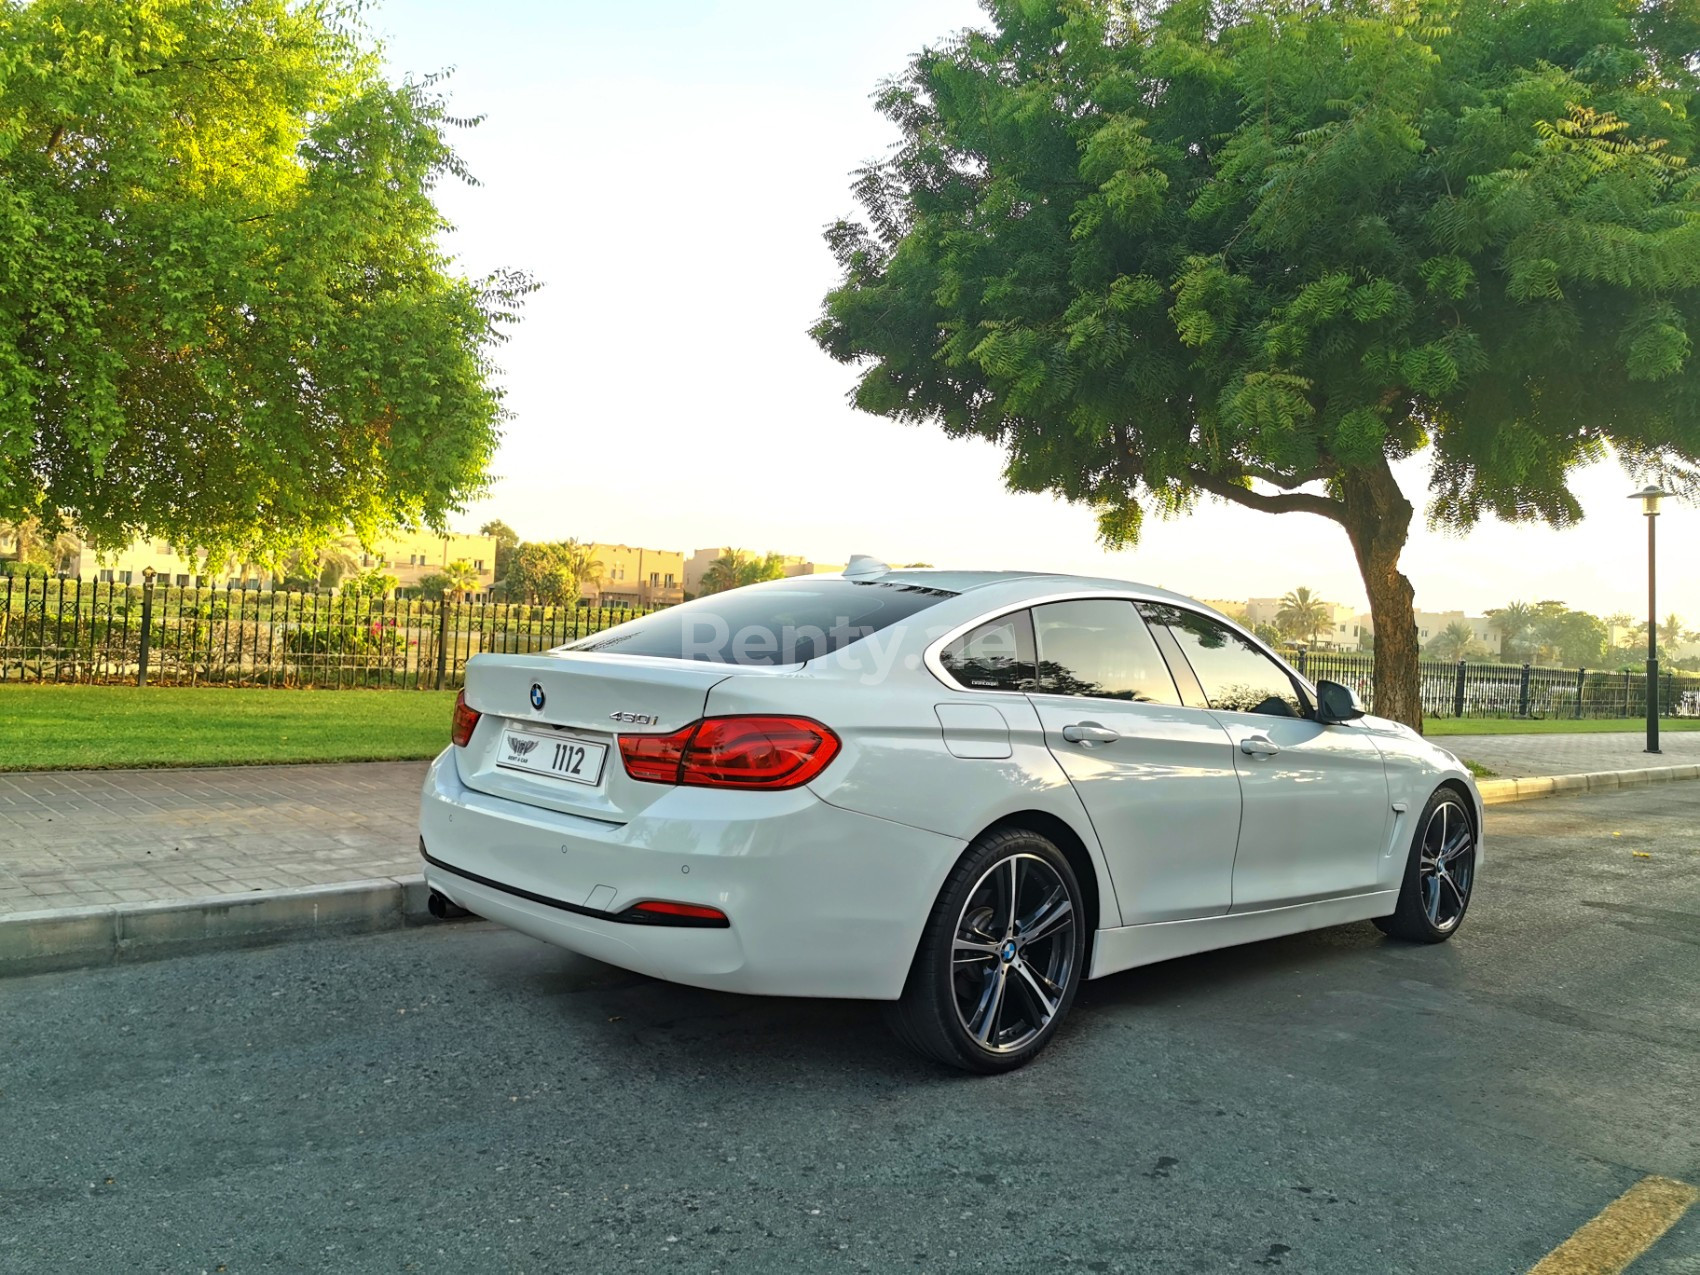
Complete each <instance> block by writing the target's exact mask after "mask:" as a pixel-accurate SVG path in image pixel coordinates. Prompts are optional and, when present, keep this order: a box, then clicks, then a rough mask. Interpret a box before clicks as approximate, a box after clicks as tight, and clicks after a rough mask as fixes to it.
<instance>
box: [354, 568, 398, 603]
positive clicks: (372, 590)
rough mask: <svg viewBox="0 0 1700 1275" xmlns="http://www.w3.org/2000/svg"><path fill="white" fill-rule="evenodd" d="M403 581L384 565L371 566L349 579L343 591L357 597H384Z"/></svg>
mask: <svg viewBox="0 0 1700 1275" xmlns="http://www.w3.org/2000/svg"><path fill="white" fill-rule="evenodd" d="M400 583H401V581H400V580H398V579H397V578H396V577H395V576H393V575H391V574H390V573H389V572H388V571H385V570H384V569H383V568H382V567H371V568H369V569H368V570H365V571H362V572H361V573H360V574H359V575H357V576H354V577H353V578H352V579H350V580H348V581H347V582H346V583H345V584H344V585H343V586H342V591H343V592H344V593H347V594H352V595H354V596H356V597H368V598H383V597H388V596H389V595H390V594H391V593H393V592H394V591H395V587H396V586H397V585H398V584H400Z"/></svg>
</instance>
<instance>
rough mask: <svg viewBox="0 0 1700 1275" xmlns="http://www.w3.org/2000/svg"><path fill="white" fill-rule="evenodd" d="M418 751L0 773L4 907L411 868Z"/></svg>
mask: <svg viewBox="0 0 1700 1275" xmlns="http://www.w3.org/2000/svg"><path fill="white" fill-rule="evenodd" d="M424 776H425V763H424V762H418V761H413V762H362V763H357V764H351V765H334V766H232V767H220V768H216V769H212V768H209V769H185V770H109V771H58V772H47V773H38V774H15V775H0V915H5V914H6V913H9V912H33V911H38V910H41V909H44V908H75V907H87V906H90V905H93V904H108V903H128V902H139V901H142V900H148V899H183V898H197V897H202V896H205V895H209V894H240V893H246V892H247V891H249V890H268V889H280V888H287V887H290V886H299V885H331V884H336V883H338V882H343V881H358V880H364V879H367V878H372V877H387V876H396V875H401V874H407V873H414V872H417V871H418V870H419V851H418V844H419V841H418V838H419V831H418V814H419V786H420V784H421V783H422V782H423V781H424Z"/></svg>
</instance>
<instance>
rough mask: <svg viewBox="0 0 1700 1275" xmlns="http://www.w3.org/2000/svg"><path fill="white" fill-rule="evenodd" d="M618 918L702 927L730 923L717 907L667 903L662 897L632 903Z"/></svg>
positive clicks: (724, 927)
mask: <svg viewBox="0 0 1700 1275" xmlns="http://www.w3.org/2000/svg"><path fill="white" fill-rule="evenodd" d="M619 919H620V920H622V921H640V922H646V923H648V924H651V925H683V926H697V927H700V928H703V929H726V928H727V927H729V926H730V925H731V924H732V922H731V921H729V920H728V919H727V917H726V914H725V913H724V912H722V911H721V910H720V909H719V908H705V907H703V906H702V905H701V904H697V903H669V902H667V901H666V900H664V899H650V900H648V901H646V902H644V903H634V904H632V906H631V907H629V908H627V909H626V910H625V911H624V912H622V913H621V914H620V918H619Z"/></svg>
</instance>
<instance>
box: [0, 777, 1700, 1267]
mask: <svg viewBox="0 0 1700 1275" xmlns="http://www.w3.org/2000/svg"><path fill="white" fill-rule="evenodd" d="M1615 834H1621V835H1615ZM1488 835H1489V843H1488V848H1489V852H1490V855H1491V858H1490V860H1489V862H1488V864H1487V865H1486V867H1485V868H1484V875H1483V878H1482V883H1481V886H1480V889H1479V892H1478V896H1477V899H1476V901H1475V904H1474V907H1473V908H1472V911H1471V914H1470V916H1469V918H1468V920H1467V921H1466V924H1465V927H1464V930H1463V932H1462V933H1461V934H1460V936H1459V937H1458V939H1457V940H1456V941H1454V942H1452V943H1450V944H1444V945H1441V946H1439V947H1434V948H1416V947H1409V946H1403V945H1399V944H1395V943H1391V942H1389V941H1387V940H1384V939H1383V938H1382V937H1381V935H1380V934H1379V933H1378V932H1377V931H1375V930H1374V929H1373V928H1371V927H1370V926H1368V925H1358V926H1349V927H1343V928H1340V929H1335V930H1330V931H1324V932H1321V933H1317V934H1311V935H1305V936H1300V937H1297V938H1293V939H1286V940H1279V941H1275V942H1270V943H1264V944H1261V945H1258V946H1255V947H1249V948H1241V949H1236V950H1232V951H1228V952H1223V953H1217V954H1213V955H1210V956H1205V957H1198V958H1192V959H1188V960H1183V961H1175V962H1171V963H1169V964H1166V965H1162V966H1158V967H1155V968H1152V969H1147V970H1141V971H1134V972H1131V973H1128V974H1123V975H1119V976H1116V977H1113V978H1110V979H1107V980H1103V981H1101V982H1098V983H1093V984H1088V985H1087V988H1086V990H1085V993H1084V994H1083V996H1082V999H1081V1003H1080V1005H1079V1006H1078V1008H1077V1009H1076V1011H1075V1014H1074V1016H1073V1018H1072V1019H1071V1021H1070V1023H1069V1024H1068V1026H1067V1027H1066V1029H1065V1031H1064V1034H1063V1036H1062V1037H1061V1038H1060V1039H1059V1040H1058V1041H1057V1042H1056V1044H1055V1045H1054V1046H1053V1047H1052V1048H1051V1050H1050V1051H1049V1052H1048V1053H1047V1054H1046V1055H1045V1056H1044V1057H1043V1058H1042V1059H1041V1060H1040V1061H1039V1062H1038V1063H1036V1064H1035V1065H1034V1066H1032V1067H1030V1068H1028V1069H1027V1070H1025V1071H1022V1072H1019V1073H1016V1074H1014V1075H1011V1076H1005V1077H999V1078H995V1079H974V1078H969V1077H965V1076H959V1075H956V1074H952V1073H946V1072H942V1071H939V1070H937V1069H935V1068H933V1067H931V1066H929V1065H926V1064H923V1063H921V1062H919V1061H915V1060H912V1059H911V1058H910V1057H908V1056H907V1055H905V1054H904V1053H903V1052H902V1051H901V1050H900V1049H899V1048H898V1047H897V1046H896V1045H895V1044H894V1043H893V1042H892V1041H890V1040H889V1039H888V1038H887V1036H886V1035H885V1033H884V1030H883V1028H882V1025H881V1023H880V1019H879V1016H878V1014H877V1012H876V1011H875V1009H874V1008H873V1007H872V1006H868V1005H857V1004H837V1003H811V1002H798V1001H764V1000H756V999H743V998H737V997H732V996H724V995H715V994H710V993H705V992H697V991H691V990H688V989H682V988H676V987H670V986H667V985H664V984H659V983H655V982H651V981H648V980H645V979H642V978H637V977H634V976H631V975H628V974H625V973H622V972H620V971H616V970H612V969H609V968H608V967H605V966H599V965H595V964H593V963H591V962H588V961H584V960H581V959H579V958H576V957H573V956H570V955H568V954H567V953H564V952H559V951H556V950H554V949H550V948H547V947H544V946H543V945H541V944H537V943H534V942H532V941H530V940H528V939H524V938H521V937H518V936H516V935H513V934H510V933H507V932H504V931H500V930H497V929H494V928H492V927H489V926H486V925H484V924H482V923H477V924H469V923H461V924H456V925H444V926H441V927H438V928H433V929H426V930H418V931H409V932H404V933H399V934H391V935H386V936H380V937H372V938H365V939H350V940H343V941H333V942H319V943H313V944H304V945H300V946H294V947H287V948H277V949H272V950H267V951H247V952H234V953H226V954H220V955H208V956H202V957H193V958H187V959H181V960H176V961H169V962H162V963H158V964H150V965H141V966H132V967H126V968H114V969H107V970H101V971H92V972H90V971H85V972H80V973H70V974H55V975H44V976H40V977H36V978H31V979H18V980H11V981H7V982H0V1271H5V1272H35V1271H55V1272H57V1271H64V1270H78V1271H102V1272H104V1271H111V1272H140V1271H153V1270H159V1271H202V1270H205V1271H215V1270H228V1271H230V1272H246V1271H283V1270H291V1271H300V1270H337V1271H413V1270H419V1271H455V1272H467V1271H479V1272H482V1271H510V1270H512V1271H574V1272H582V1271H626V1270H634V1269H659V1270H667V1271H715V1270H719V1271H728V1272H734V1271H735V1272H747V1271H773V1272H799V1271H840V1270H843V1271H857V1270H874V1271H887V1270H919V1271H961V1272H981V1271H999V1272H1025V1271H1044V1272H1053V1271H1058V1272H1066V1271H1164V1272H1168V1271H1226V1270H1244V1271H1259V1270H1266V1269H1281V1270H1286V1271H1308V1272H1330V1273H1333V1272H1339V1273H1345V1272H1352V1273H1353V1275H1361V1273H1365V1272H1369V1273H1374V1272H1423V1273H1425V1275H1433V1273H1437V1272H1460V1273H1470V1275H1473V1273H1475V1272H1522V1271H1526V1270H1527V1269H1528V1267H1530V1266H1531V1265H1533V1264H1534V1263H1535V1262H1536V1261H1537V1260H1539V1259H1540V1258H1541V1257H1542V1255H1544V1254H1545V1253H1547V1252H1548V1251H1549V1250H1550V1249H1552V1248H1553V1247H1554V1246H1556V1245H1557V1244H1558V1243H1560V1242H1561V1241H1562V1240H1563V1239H1564V1238H1565V1237H1566V1236H1568V1235H1569V1234H1570V1233H1571V1232H1572V1231H1573V1230H1574V1229H1575V1228H1576V1227H1577V1226H1578V1225H1579V1224H1581V1223H1582V1222H1584V1221H1586V1220H1587V1219H1588V1218H1590V1217H1592V1216H1593V1215H1594V1214H1595V1213H1596V1212H1597V1211H1598V1210H1599V1209H1600V1208H1601V1207H1602V1206H1604V1205H1605V1204H1606V1203H1607V1202H1609V1201H1610V1200H1612V1199H1613V1198H1614V1197H1616V1196H1617V1195H1618V1194H1619V1193H1620V1192H1622V1191H1623V1190H1624V1189H1625V1188H1626V1187H1628V1186H1629V1185H1630V1184H1632V1183H1633V1182H1635V1181H1636V1180H1637V1179H1639V1178H1640V1177H1641V1176H1642V1175H1643V1174H1647V1173H1659V1174H1665V1175H1669V1176H1674V1177H1678V1178H1683V1179H1685V1180H1688V1181H1700V992H1697V989H1700V783H1689V784H1671V785H1666V786H1663V787H1658V788H1653V789H1639V790H1627V791H1622V792H1614V793H1604V794H1599V795H1595V796H1589V797H1580V798H1569V799H1561V800H1549V801H1542V802H1534V803H1530V804H1527V805H1523V806H1517V807H1508V808H1500V809H1498V810H1496V811H1494V812H1493V813H1492V814H1491V815H1490V822H1489V828H1488ZM1635 851H1642V852H1644V853H1646V854H1649V855H1651V857H1650V858H1636V857H1634V852H1635ZM1695 1271H1700V1208H1697V1209H1695V1210H1692V1211H1691V1212H1690V1215H1689V1216H1688V1217H1687V1218H1685V1219H1684V1220H1683V1221H1682V1222H1681V1223H1679V1224H1678V1226H1677V1227H1676V1228H1675V1229H1674V1230H1672V1231H1671V1232H1670V1233H1669V1234H1667V1235H1666V1237H1665V1238H1664V1239H1663V1240H1662V1241H1661V1242H1660V1243H1659V1244H1658V1245H1657V1246H1656V1247H1655V1248H1654V1249H1653V1250H1652V1251H1651V1252H1649V1253H1648V1254H1647V1256H1646V1257H1644V1258H1642V1259H1641V1261H1640V1262H1639V1263H1638V1264H1637V1265H1636V1266H1635V1267H1634V1268H1633V1275H1676V1273H1677V1272H1695Z"/></svg>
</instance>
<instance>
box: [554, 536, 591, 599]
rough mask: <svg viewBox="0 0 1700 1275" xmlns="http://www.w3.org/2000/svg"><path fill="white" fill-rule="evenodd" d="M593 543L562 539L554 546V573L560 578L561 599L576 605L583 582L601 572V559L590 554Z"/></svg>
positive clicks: (582, 590) (582, 589)
mask: <svg viewBox="0 0 1700 1275" xmlns="http://www.w3.org/2000/svg"><path fill="white" fill-rule="evenodd" d="M595 547H596V546H595V545H593V544H591V543H590V542H589V541H585V540H570V539H569V540H563V541H561V542H560V543H559V544H557V545H556V546H555V560H556V564H557V565H556V567H555V571H556V574H557V575H558V576H559V577H560V580H561V601H562V603H563V605H565V606H576V605H577V604H578V598H579V594H580V593H582V592H584V586H585V582H586V581H588V580H595V579H597V578H598V577H599V576H601V574H602V559H600V558H597V557H593V556H591V551H592V550H593V549H595Z"/></svg>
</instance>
